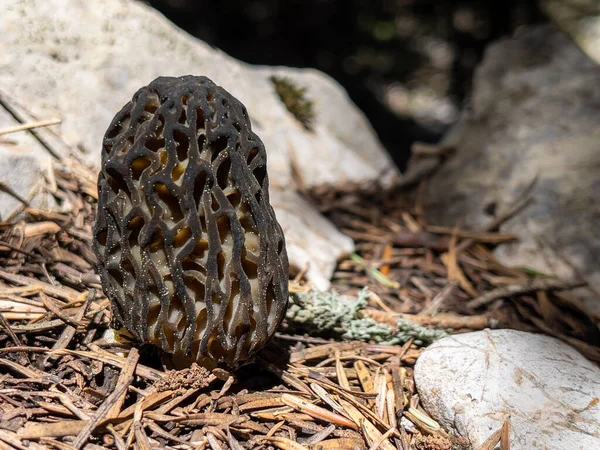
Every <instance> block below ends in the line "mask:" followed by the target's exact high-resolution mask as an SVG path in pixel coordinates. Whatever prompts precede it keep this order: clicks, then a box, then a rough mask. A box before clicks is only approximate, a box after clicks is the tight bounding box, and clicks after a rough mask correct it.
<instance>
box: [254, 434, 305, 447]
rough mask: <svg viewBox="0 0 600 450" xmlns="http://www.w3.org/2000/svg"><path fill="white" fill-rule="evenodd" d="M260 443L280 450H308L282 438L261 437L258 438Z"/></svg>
mask: <svg viewBox="0 0 600 450" xmlns="http://www.w3.org/2000/svg"><path fill="white" fill-rule="evenodd" d="M259 439H260V440H261V441H264V442H268V443H270V444H273V445H274V446H275V447H277V448H280V449H281V450H309V449H308V447H305V446H304V445H302V444H298V443H297V442H295V441H292V440H291V439H287V438H283V437H278V436H275V437H266V436H265V437H261V438H259Z"/></svg>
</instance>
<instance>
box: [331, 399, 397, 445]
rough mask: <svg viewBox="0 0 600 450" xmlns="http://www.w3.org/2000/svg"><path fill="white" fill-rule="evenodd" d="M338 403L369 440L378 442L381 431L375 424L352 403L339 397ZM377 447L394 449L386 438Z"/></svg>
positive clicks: (381, 434)
mask: <svg viewBox="0 0 600 450" xmlns="http://www.w3.org/2000/svg"><path fill="white" fill-rule="evenodd" d="M340 403H341V404H342V406H343V407H344V409H345V410H346V412H347V413H348V415H349V416H350V417H351V418H352V420H353V421H354V423H355V424H356V425H357V426H359V427H361V428H363V430H364V431H365V433H366V435H367V437H368V440H369V441H370V442H378V441H379V440H380V439H381V437H382V436H383V433H381V432H380V431H379V430H378V429H377V427H376V426H375V425H373V424H372V423H371V422H370V421H369V420H368V419H367V418H366V417H365V416H363V415H362V413H361V412H360V411H359V410H358V409H357V408H355V407H354V405H352V404H351V403H350V402H347V401H344V400H342V399H340ZM393 431H394V430H393V429H392V432H393ZM379 447H380V448H381V449H382V450H396V449H395V448H394V446H393V445H392V444H391V443H390V441H389V440H387V439H384V440H382V441H381V443H380V444H379Z"/></svg>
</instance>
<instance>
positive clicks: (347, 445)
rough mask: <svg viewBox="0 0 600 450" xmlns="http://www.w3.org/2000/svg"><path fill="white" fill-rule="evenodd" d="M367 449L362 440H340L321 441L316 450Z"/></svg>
mask: <svg viewBox="0 0 600 450" xmlns="http://www.w3.org/2000/svg"><path fill="white" fill-rule="evenodd" d="M366 448H367V446H366V445H365V442H364V441H363V440H362V439H353V438H340V439H328V440H326V441H321V442H319V444H318V446H317V447H315V448H314V450H317V449H318V450H357V449H359V450H366Z"/></svg>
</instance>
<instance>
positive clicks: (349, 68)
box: [147, 0, 545, 169]
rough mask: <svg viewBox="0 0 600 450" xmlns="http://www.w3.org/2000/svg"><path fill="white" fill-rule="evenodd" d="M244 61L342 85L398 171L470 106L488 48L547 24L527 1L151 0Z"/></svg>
mask: <svg viewBox="0 0 600 450" xmlns="http://www.w3.org/2000/svg"><path fill="white" fill-rule="evenodd" d="M147 3H149V4H150V5H152V6H153V7H155V8H156V9H158V10H159V11H161V12H162V13H163V14H164V15H166V16H167V17H168V18H169V19H170V20H171V21H173V22H174V23H175V24H177V25H178V26H180V27H181V28H183V29H184V30H186V31H187V32H189V33H191V34H192V35H194V36H196V37H198V38H200V39H202V40H203V41H205V42H207V43H208V44H210V45H213V46H215V47H217V48H219V49H221V50H223V51H225V52H226V53H228V54H229V55H231V56H233V57H235V58H237V59H239V60H242V61H245V62H248V63H251V64H266V65H285V66H293V67H313V68H317V69H319V70H322V71H323V72H325V73H327V74H329V75H330V76H332V77H333V78H335V79H336V80H337V81H338V82H339V83H341V84H342V85H343V86H344V87H345V88H346V90H347V91H348V93H349V95H350V97H351V98H352V100H353V101H354V102H355V103H356V104H357V105H358V107H359V108H360V109H361V110H362V111H363V112H364V113H365V114H366V116H367V117H368V119H369V120H370V122H371V123H372V125H373V127H374V128H375V130H376V132H377V133H378V135H379V137H380V139H381V141H382V142H383V144H384V145H385V146H386V148H387V149H388V151H389V152H390V154H391V155H392V157H393V158H394V160H395V161H396V163H397V164H398V165H399V166H400V168H401V169H404V167H405V164H406V162H407V160H408V158H409V156H410V146H411V144H412V143H413V142H414V141H422V142H436V141H437V140H439V138H440V137H441V136H442V135H443V133H444V131H446V130H447V129H448V127H449V126H451V125H452V124H453V123H454V122H455V121H456V120H457V119H458V115H459V112H460V110H461V108H462V107H463V106H464V105H465V104H466V103H467V102H468V99H469V93H470V88H471V80H472V76H473V71H474V69H475V68H476V66H477V64H478V63H479V61H480V60H481V58H482V55H483V52H484V50H485V47H486V45H487V44H488V43H489V42H491V41H494V40H496V39H498V38H500V37H503V36H509V35H511V34H512V33H513V32H515V30H517V29H518V28H519V27H521V26H523V25H528V24H533V23H539V22H543V21H545V18H544V17H543V16H542V14H541V12H540V10H539V8H538V6H537V3H536V1H534V0H488V1H486V0H471V1H468V0H456V1H453V0H282V1H278V0H248V1H236V0H219V1H210V2H208V1H204V0H148V1H147Z"/></svg>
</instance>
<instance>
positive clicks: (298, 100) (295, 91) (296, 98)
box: [271, 76, 315, 131]
mask: <svg viewBox="0 0 600 450" xmlns="http://www.w3.org/2000/svg"><path fill="white" fill-rule="evenodd" d="M271 82H272V83H273V85H274V86H275V91H276V92H277V95H279V98H280V99H281V101H282V102H283V104H284V105H285V107H286V108H287V109H288V111H289V112H291V113H292V114H293V115H294V117H295V118H296V120H298V122H300V123H301V124H302V126H303V127H304V128H305V129H307V130H308V131H312V130H313V128H312V125H313V121H314V118H315V112H314V103H313V102H312V100H308V99H307V98H306V88H303V87H298V86H296V85H295V84H294V83H292V82H291V81H290V80H289V79H288V78H281V77H276V76H272V77H271Z"/></svg>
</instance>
